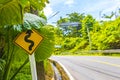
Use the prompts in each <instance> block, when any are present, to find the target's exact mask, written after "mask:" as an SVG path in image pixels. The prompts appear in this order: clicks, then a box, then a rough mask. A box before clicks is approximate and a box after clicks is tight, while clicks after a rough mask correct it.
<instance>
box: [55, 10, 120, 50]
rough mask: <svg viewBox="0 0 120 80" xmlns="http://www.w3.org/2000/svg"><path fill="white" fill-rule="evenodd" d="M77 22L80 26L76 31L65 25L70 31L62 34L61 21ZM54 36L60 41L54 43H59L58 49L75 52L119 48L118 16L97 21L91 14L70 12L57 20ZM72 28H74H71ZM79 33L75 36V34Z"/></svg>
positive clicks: (119, 29) (119, 22)
mask: <svg viewBox="0 0 120 80" xmlns="http://www.w3.org/2000/svg"><path fill="white" fill-rule="evenodd" d="M68 22H79V23H80V24H81V28H80V29H79V30H78V33H73V32H75V31H77V26H76V29H74V27H73V26H71V25H70V26H69V25H68V26H67V27H66V31H70V33H68V34H66V35H64V29H63V28H64V26H61V24H62V23H68ZM57 25H58V27H57V30H58V29H59V32H57V33H56V35H57V36H56V38H58V39H59V40H60V41H56V45H61V46H62V47H61V49H57V50H59V51H68V52H76V51H78V50H108V49H119V48H120V17H119V16H118V17H116V18H115V19H114V20H111V18H110V19H109V20H107V21H103V20H101V21H97V20H96V19H95V18H93V17H92V16H91V15H85V14H83V13H82V14H80V13H76V12H74V13H71V14H69V15H68V17H65V18H60V20H58V21H57ZM73 29H74V30H73ZM58 33H59V34H58ZM75 34H77V35H79V36H77V37H76V35H75Z"/></svg>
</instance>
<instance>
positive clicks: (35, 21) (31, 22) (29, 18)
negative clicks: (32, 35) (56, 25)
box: [14, 13, 46, 31]
mask: <svg viewBox="0 0 120 80" xmlns="http://www.w3.org/2000/svg"><path fill="white" fill-rule="evenodd" d="M23 20H24V23H23V25H14V29H16V30H18V31H22V30H23V29H25V30H26V29H32V28H35V29H39V28H40V27H41V26H43V25H45V24H46V20H45V19H43V18H41V17H39V16H37V15H34V14H31V13H26V14H24V18H23Z"/></svg>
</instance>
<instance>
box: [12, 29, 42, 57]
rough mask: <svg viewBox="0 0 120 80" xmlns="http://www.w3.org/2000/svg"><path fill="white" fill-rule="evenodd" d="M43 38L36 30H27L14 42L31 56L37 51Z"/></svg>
mask: <svg viewBox="0 0 120 80" xmlns="http://www.w3.org/2000/svg"><path fill="white" fill-rule="evenodd" d="M42 40H43V37H42V36H41V35H40V34H39V33H38V32H37V31H35V30H27V31H25V32H22V33H21V34H20V35H18V36H17V37H16V39H15V40H14V42H15V43H16V44H17V45H18V46H20V47H22V48H23V49H24V50H25V51H27V52H28V53H29V54H30V55H31V54H32V53H33V52H34V51H35V49H36V48H37V47H38V45H39V44H40V42H41V41H42Z"/></svg>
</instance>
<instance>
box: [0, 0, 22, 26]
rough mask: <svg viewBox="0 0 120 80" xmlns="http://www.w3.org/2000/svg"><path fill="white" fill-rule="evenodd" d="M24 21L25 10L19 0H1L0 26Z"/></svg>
mask: <svg viewBox="0 0 120 80" xmlns="http://www.w3.org/2000/svg"><path fill="white" fill-rule="evenodd" d="M22 22H23V12H22V6H21V4H20V3H19V0H0V26H4V25H14V24H21V23H22Z"/></svg>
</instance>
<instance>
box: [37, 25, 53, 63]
mask: <svg viewBox="0 0 120 80" xmlns="http://www.w3.org/2000/svg"><path fill="white" fill-rule="evenodd" d="M39 33H40V34H41V35H42V36H43V38H44V39H43V41H42V42H41V44H40V45H39V47H38V49H37V50H36V52H35V58H36V61H42V60H45V59H47V58H49V57H50V56H51V55H52V52H53V51H54V42H55V41H54V30H53V27H51V26H50V25H48V26H44V27H41V28H40V30H39Z"/></svg>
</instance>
